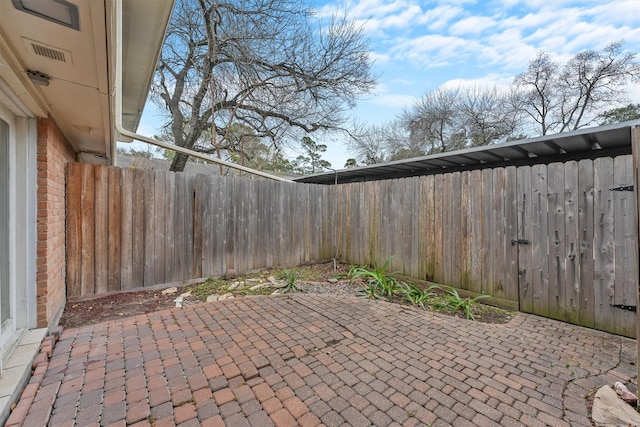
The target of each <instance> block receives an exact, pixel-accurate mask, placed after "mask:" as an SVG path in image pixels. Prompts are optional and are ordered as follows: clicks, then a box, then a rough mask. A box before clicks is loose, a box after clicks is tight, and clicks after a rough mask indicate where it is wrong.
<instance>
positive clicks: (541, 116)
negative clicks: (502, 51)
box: [514, 41, 640, 135]
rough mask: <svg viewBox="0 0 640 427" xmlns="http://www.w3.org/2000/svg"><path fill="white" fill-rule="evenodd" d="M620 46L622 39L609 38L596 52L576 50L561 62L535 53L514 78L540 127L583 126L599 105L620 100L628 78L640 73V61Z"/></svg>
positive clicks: (528, 111) (540, 129)
mask: <svg viewBox="0 0 640 427" xmlns="http://www.w3.org/2000/svg"><path fill="white" fill-rule="evenodd" d="M623 47H624V42H623V41H616V42H612V43H609V44H608V45H607V46H606V47H605V48H604V49H603V50H602V51H600V52H598V51H593V50H587V51H584V52H580V53H577V54H576V55H575V56H574V57H573V58H572V59H571V60H569V61H568V62H567V63H566V64H564V65H560V64H557V63H554V62H553V61H551V59H550V57H549V55H548V54H547V53H545V52H539V53H538V56H537V57H536V59H534V60H533V61H531V62H530V63H529V67H528V69H527V71H525V72H524V73H522V74H520V75H518V76H517V77H516V79H515V81H514V84H515V86H516V88H517V89H518V90H519V91H520V94H521V96H522V105H523V111H524V112H525V113H526V114H527V115H528V116H529V117H530V118H531V119H532V120H533V122H534V123H535V124H536V128H537V131H538V133H540V134H542V135H546V134H548V133H550V132H565V131H570V130H576V129H578V128H581V127H584V126H587V125H589V124H590V123H591V122H592V121H593V120H594V119H595V118H596V117H597V114H598V113H599V112H600V111H601V110H602V109H603V108H605V107H607V106H610V105H611V104H619V103H620V101H623V100H624V98H625V96H626V93H627V87H628V83H629V82H632V81H638V80H639V79H640V64H639V63H638V62H636V60H635V58H636V54H635V53H628V52H625V51H624V50H623Z"/></svg>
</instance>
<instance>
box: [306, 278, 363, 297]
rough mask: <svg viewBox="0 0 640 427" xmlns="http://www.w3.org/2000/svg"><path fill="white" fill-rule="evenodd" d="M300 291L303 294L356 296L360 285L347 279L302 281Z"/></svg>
mask: <svg viewBox="0 0 640 427" xmlns="http://www.w3.org/2000/svg"><path fill="white" fill-rule="evenodd" d="M302 284H303V286H301V289H300V292H302V293H305V294H331V295H338V296H357V295H358V291H359V290H360V289H361V286H360V285H359V284H356V283H349V281H348V280H341V281H338V282H335V283H331V282H306V281H305V282H302Z"/></svg>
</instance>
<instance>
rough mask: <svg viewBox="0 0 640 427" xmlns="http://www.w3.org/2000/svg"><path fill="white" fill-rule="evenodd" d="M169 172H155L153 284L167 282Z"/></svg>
mask: <svg viewBox="0 0 640 427" xmlns="http://www.w3.org/2000/svg"><path fill="white" fill-rule="evenodd" d="M168 173H169V172H160V171H156V172H155V179H154V191H153V192H154V198H153V222H154V223H155V232H154V235H153V236H154V242H153V251H154V254H153V284H154V285H157V284H161V283H166V280H165V276H164V263H165V261H166V259H165V241H166V235H165V232H166V230H165V225H166V222H165V187H166V185H165V182H166V175H167V174H168Z"/></svg>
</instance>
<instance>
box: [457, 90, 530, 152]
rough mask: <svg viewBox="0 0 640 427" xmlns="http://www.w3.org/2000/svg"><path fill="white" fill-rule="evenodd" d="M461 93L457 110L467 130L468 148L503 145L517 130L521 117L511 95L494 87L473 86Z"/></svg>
mask: <svg viewBox="0 0 640 427" xmlns="http://www.w3.org/2000/svg"><path fill="white" fill-rule="evenodd" d="M461 92H462V93H461V95H460V97H459V99H458V102H457V107H458V110H459V112H458V114H459V117H460V120H461V124H462V125H463V126H464V127H465V129H466V138H467V146H471V147H478V146H482V145H489V144H494V143H496V142H504V141H505V140H506V139H508V138H509V137H511V136H512V135H513V134H514V133H515V132H516V130H517V129H518V128H519V126H520V124H521V117H520V114H519V112H518V110H517V109H516V108H514V107H513V101H512V96H513V95H512V93H510V92H504V91H500V90H498V88H497V87H495V86H494V87H482V86H472V87H468V88H465V89H464V90H461Z"/></svg>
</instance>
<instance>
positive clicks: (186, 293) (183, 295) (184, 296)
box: [180, 291, 191, 298]
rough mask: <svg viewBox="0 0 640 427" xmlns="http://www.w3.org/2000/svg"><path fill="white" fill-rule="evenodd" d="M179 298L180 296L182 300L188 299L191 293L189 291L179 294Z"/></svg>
mask: <svg viewBox="0 0 640 427" xmlns="http://www.w3.org/2000/svg"><path fill="white" fill-rule="evenodd" d="M180 296H181V297H182V298H186V297H190V296H191V291H189V292H185V293H182V294H180Z"/></svg>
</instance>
